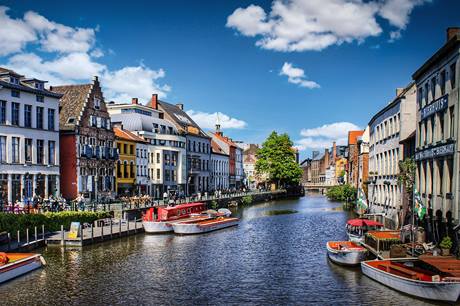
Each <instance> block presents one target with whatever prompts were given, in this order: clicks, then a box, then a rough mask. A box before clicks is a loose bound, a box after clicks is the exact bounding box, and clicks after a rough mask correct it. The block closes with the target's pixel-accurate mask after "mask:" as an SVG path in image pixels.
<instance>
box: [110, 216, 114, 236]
mask: <svg viewBox="0 0 460 306" xmlns="http://www.w3.org/2000/svg"><path fill="white" fill-rule="evenodd" d="M112 223H113V222H112V217H110V239H112V238H113V228H112Z"/></svg>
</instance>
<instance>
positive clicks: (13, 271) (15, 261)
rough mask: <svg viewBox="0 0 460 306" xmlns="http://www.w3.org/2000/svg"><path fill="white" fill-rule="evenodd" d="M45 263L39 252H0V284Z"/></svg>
mask: <svg viewBox="0 0 460 306" xmlns="http://www.w3.org/2000/svg"><path fill="white" fill-rule="evenodd" d="M45 264H46V262H45V259H44V258H43V257H42V256H41V255H40V254H31V253H0V284H2V283H4V282H7V281H9V280H11V279H13V278H16V277H18V276H21V275H24V274H26V273H29V272H30V271H33V270H35V269H38V268H41V267H42V266H44V265H45Z"/></svg>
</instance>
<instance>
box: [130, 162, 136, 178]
mask: <svg viewBox="0 0 460 306" xmlns="http://www.w3.org/2000/svg"><path fill="white" fill-rule="evenodd" d="M129 173H130V175H131V176H130V177H131V178H134V176H135V171H134V162H131V163H130V164H129Z"/></svg>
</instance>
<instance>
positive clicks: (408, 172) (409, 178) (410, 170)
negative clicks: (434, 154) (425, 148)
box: [398, 158, 417, 200]
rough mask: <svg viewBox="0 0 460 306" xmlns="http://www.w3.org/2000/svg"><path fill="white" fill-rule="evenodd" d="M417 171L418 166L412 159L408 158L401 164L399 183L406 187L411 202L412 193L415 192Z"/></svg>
mask: <svg viewBox="0 0 460 306" xmlns="http://www.w3.org/2000/svg"><path fill="white" fill-rule="evenodd" d="M416 169H417V165H416V164H415V161H414V160H413V159H412V158H406V159H405V160H403V161H400V162H399V174H398V182H399V183H400V184H401V185H402V186H403V187H404V190H405V191H406V196H407V197H408V198H409V200H410V198H411V197H412V192H413V191H414V190H413V189H414V184H415V171H416Z"/></svg>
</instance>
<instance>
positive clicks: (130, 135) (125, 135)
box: [113, 127, 145, 142]
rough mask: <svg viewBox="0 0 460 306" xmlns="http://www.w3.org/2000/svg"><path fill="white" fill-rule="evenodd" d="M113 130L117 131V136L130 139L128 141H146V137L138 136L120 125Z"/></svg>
mask: <svg viewBox="0 0 460 306" xmlns="http://www.w3.org/2000/svg"><path fill="white" fill-rule="evenodd" d="M113 131H114V132H115V137H117V138H120V139H123V140H128V141H135V142H145V140H144V138H142V137H139V136H137V135H136V134H134V133H131V132H130V131H126V130H122V129H120V128H118V127H114V128H113Z"/></svg>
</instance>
